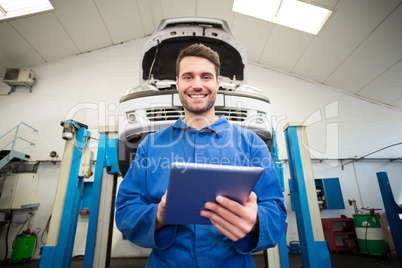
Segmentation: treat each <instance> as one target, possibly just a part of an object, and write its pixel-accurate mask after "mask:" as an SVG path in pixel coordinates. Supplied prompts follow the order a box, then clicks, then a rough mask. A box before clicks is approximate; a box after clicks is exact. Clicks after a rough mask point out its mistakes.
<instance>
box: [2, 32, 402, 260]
mask: <svg viewBox="0 0 402 268" xmlns="http://www.w3.org/2000/svg"><path fill="white" fill-rule="evenodd" d="M145 40H146V39H144V38H142V39H138V40H134V41H130V42H127V43H123V44H120V45H117V46H113V47H107V48H104V49H101V50H97V51H93V52H91V53H86V54H82V55H78V56H76V57H71V58H67V59H64V60H61V61H58V62H52V63H48V64H44V65H40V66H34V67H32V68H33V69H34V71H35V73H36V77H37V83H36V84H35V85H34V88H33V91H32V93H29V90H28V89H27V88H24V87H18V88H17V89H16V92H15V93H11V94H9V95H8V94H7V93H8V91H9V88H8V86H7V85H5V84H3V83H1V85H0V94H2V95H0V107H1V111H2V113H1V114H0V118H1V120H0V134H2V133H4V132H6V131H8V130H9V129H11V128H12V127H14V126H15V125H17V124H18V123H20V122H25V123H27V124H29V125H31V126H33V127H35V128H36V129H38V130H39V132H38V133H31V132H30V131H29V130H28V129H26V130H23V133H24V132H25V133H26V137H27V138H28V139H31V140H33V141H34V142H35V143H36V145H35V146H27V145H26V144H20V145H19V148H20V149H21V150H22V151H24V152H26V153H28V154H30V155H31V159H32V160H51V158H50V156H49V152H51V151H56V152H57V153H58V155H59V158H58V159H56V160H61V156H62V154H63V150H64V140H63V139H61V132H62V128H61V126H60V122H61V121H63V120H66V119H74V120H76V121H79V122H82V123H85V124H87V125H88V126H89V131H90V132H91V133H92V134H93V136H94V137H98V130H97V129H98V126H99V125H105V124H106V125H107V124H115V123H116V122H117V121H118V106H119V99H120V97H121V96H122V95H123V94H124V92H125V91H126V90H127V89H128V88H130V87H132V86H134V85H137V81H138V80H139V79H138V78H139V54H140V47H141V45H142V43H144V42H145ZM20 67H27V66H20ZM248 84H250V85H252V86H256V87H259V88H261V89H262V90H263V91H264V93H265V94H266V95H267V96H268V97H269V98H270V100H271V104H272V113H273V115H272V116H273V117H272V118H273V127H274V129H275V130H276V131H277V136H278V146H279V157H280V158H281V159H286V158H287V154H286V147H285V142H284V136H283V127H284V125H285V124H286V123H288V122H304V124H305V125H307V128H306V131H307V135H308V140H309V149H310V152H311V155H312V158H313V159H324V161H322V162H320V161H313V170H314V175H315V177H316V178H332V177H339V179H340V183H341V188H342V192H343V197H344V201H345V207H346V208H345V209H344V210H333V211H323V212H321V216H322V217H326V218H328V217H339V216H340V215H346V216H348V217H351V216H352V214H353V208H352V207H350V206H349V205H348V203H347V200H348V199H355V200H356V201H357V205H358V206H359V207H361V206H365V207H374V208H383V204H382V199H381V194H380V191H379V188H378V183H377V179H376V175H375V174H376V172H379V171H386V172H388V176H389V179H390V183H391V186H392V189H393V192H394V195H395V199H396V200H397V202H398V203H402V181H401V180H400V173H401V170H402V164H401V162H400V161H394V162H390V161H383V160H377V161H359V162H356V163H350V164H348V165H346V166H345V167H344V169H342V166H341V162H340V161H337V160H336V159H343V158H349V157H356V156H357V157H359V156H363V155H366V154H368V153H371V152H373V151H376V150H378V149H381V148H384V147H386V146H389V145H391V144H395V143H398V142H401V141H402V116H401V115H402V113H401V111H397V110H393V109H390V108H387V107H384V106H380V105H378V104H375V103H371V102H368V101H365V100H362V99H357V98H355V97H351V96H348V95H346V94H343V93H340V92H338V91H337V90H336V89H333V88H329V87H327V86H325V85H321V84H317V83H313V82H310V81H306V80H303V79H300V78H296V77H293V76H290V75H288V74H285V73H281V72H278V71H275V70H271V69H268V68H265V67H262V66H258V65H255V64H252V63H250V64H249V69H248ZM96 147H97V144H96V141H94V142H92V143H91V149H93V150H94V151H95V152H96ZM95 155H96V154H95ZM401 155H402V146H394V147H391V148H389V149H386V150H383V151H380V152H378V153H376V154H374V155H371V156H370V157H375V158H397V157H401ZM284 163H285V166H284V168H285V171H284V175H285V181H287V179H288V178H289V171H288V166H287V162H286V161H285V162H284ZM59 170H60V162H56V163H55V164H52V163H41V164H40V165H39V168H38V174H39V185H38V191H37V195H36V202H37V203H40V204H41V205H40V207H39V209H38V210H37V211H36V213H35V215H34V216H33V218H32V220H31V223H32V229H33V230H37V231H39V228H40V229H41V230H43V229H44V228H45V226H46V223H47V221H48V218H49V216H50V214H51V211H52V206H53V200H54V196H55V191H56V186H57V180H58V175H59ZM286 185H287V184H286ZM285 196H286V199H287V200H286V205H287V207H288V209H289V217H288V222H289V228H288V241H293V240H298V238H297V228H296V223H295V217H294V212H292V211H290V203H289V197H288V189H286V192H285ZM87 220H88V217H87V216H79V222H78V228H77V239H76V247H75V249H74V253H73V255H74V256H75V255H81V254H83V253H84V249H85V235H86V228H87ZM5 229H6V228H2V232H1V235H0V243H4V241H5ZM19 229H20V226H17V227H12V228H11V229H10V234H9V240H11V241H10V244H11V243H12V240H13V239H14V237H15V235H16V234H17V232H18V230H19ZM41 235H42V231H41V232H40V233H39V236H40V239H39V241H38V242H39V244H38V249H37V251H36V254H35V258H39V257H40V256H39V249H40V247H42V246H43V245H42V242H41V240H43V241H44V242H45V241H46V234H45V235H44V236H43V237H41ZM387 239H388V238H387ZM4 248H5V247H4V246H3V245H1V246H0V256H1V257H2V256H4V254H5V251H4ZM112 254H113V256H115V257H116V256H119V257H120V256H143V255H147V254H149V250H147V249H141V248H139V247H137V246H135V245H132V244H131V243H129V242H127V241H123V240H122V237H121V234H119V233H118V232H117V231H116V232H115V235H114V239H113V250H112ZM9 256H11V252H9Z"/></svg>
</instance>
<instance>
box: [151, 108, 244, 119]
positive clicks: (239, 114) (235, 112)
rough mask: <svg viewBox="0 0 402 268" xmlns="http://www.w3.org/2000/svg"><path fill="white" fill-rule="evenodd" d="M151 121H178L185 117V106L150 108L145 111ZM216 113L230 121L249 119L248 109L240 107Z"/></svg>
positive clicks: (217, 110)
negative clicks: (240, 108)
mask: <svg viewBox="0 0 402 268" xmlns="http://www.w3.org/2000/svg"><path fill="white" fill-rule="evenodd" d="M145 112H146V116H147V118H148V120H149V121H169V120H174V121H176V120H177V119H179V118H180V117H184V110H183V108H181V107H180V108H177V109H173V108H161V109H148V110H146V111H145ZM215 114H216V115H218V116H219V115H224V116H225V117H226V119H227V120H228V121H238V122H243V121H245V120H246V119H247V111H246V110H239V109H219V108H216V109H215Z"/></svg>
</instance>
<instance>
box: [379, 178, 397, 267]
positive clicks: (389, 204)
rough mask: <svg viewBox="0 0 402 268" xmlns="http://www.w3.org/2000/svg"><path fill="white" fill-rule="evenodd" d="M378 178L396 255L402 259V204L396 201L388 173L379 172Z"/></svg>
mask: <svg viewBox="0 0 402 268" xmlns="http://www.w3.org/2000/svg"><path fill="white" fill-rule="evenodd" d="M377 179H378V184H379V185H380V191H381V196H382V200H383V202H384V208H385V212H386V213H387V219H388V225H389V228H390V229H391V236H392V240H393V242H394V246H395V251H396V255H397V257H398V258H401V259H402V221H401V218H400V217H399V214H402V206H401V205H398V204H397V203H396V202H395V198H394V195H393V193H392V189H391V185H390V184H389V180H388V175H387V173H386V172H378V173H377Z"/></svg>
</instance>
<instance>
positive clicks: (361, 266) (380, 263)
mask: <svg viewBox="0 0 402 268" xmlns="http://www.w3.org/2000/svg"><path fill="white" fill-rule="evenodd" d="M253 257H254V260H255V263H256V267H257V268H265V267H266V266H264V257H263V255H253ZM146 262H147V258H116V259H112V260H111V263H110V267H111V268H123V267H130V268H143V267H145V265H146ZM289 262H290V267H291V268H300V267H302V260H301V256H300V255H289ZM331 262H332V267H333V268H338V267H339V268H349V267H350V268H371V267H372V268H376V267H380V268H383V267H384V268H387V267H395V268H396V267H398V268H401V267H402V259H399V258H397V257H396V255H395V254H392V259H391V260H385V259H381V258H380V257H377V256H370V255H364V254H351V253H339V254H336V253H331ZM82 263H83V259H82V258H74V259H73V260H72V262H71V268H81V267H82ZM14 266H15V267H22V268H37V267H39V260H32V261H31V262H30V263H26V264H22V265H21V264H18V265H17V264H5V263H3V262H1V263H0V267H14Z"/></svg>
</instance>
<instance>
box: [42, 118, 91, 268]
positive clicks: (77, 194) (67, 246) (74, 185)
mask: <svg viewBox="0 0 402 268" xmlns="http://www.w3.org/2000/svg"><path fill="white" fill-rule="evenodd" d="M63 123H64V122H62V124H63ZM68 123H70V124H72V125H73V126H74V127H75V129H76V136H75V139H73V140H68V141H67V142H75V148H74V153H73V158H72V163H71V169H70V175H69V179H68V185H67V190H66V196H65V201H64V206H63V213H62V216H61V222H60V227H59V235H58V239H57V246H55V247H44V249H43V254H42V257H41V261H40V264H39V267H41V268H42V267H43V268H48V267H58V268H69V267H70V265H71V258H72V252H73V248H74V240H75V232H76V228H77V220H78V212H79V205H80V199H81V195H82V189H83V179H82V178H80V177H78V173H79V168H80V164H81V156H82V151H83V150H84V149H85V147H86V146H87V140H88V137H89V136H90V135H91V133H90V132H89V131H87V129H86V127H82V126H80V125H79V124H77V123H76V122H74V121H69V122H68Z"/></svg>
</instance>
